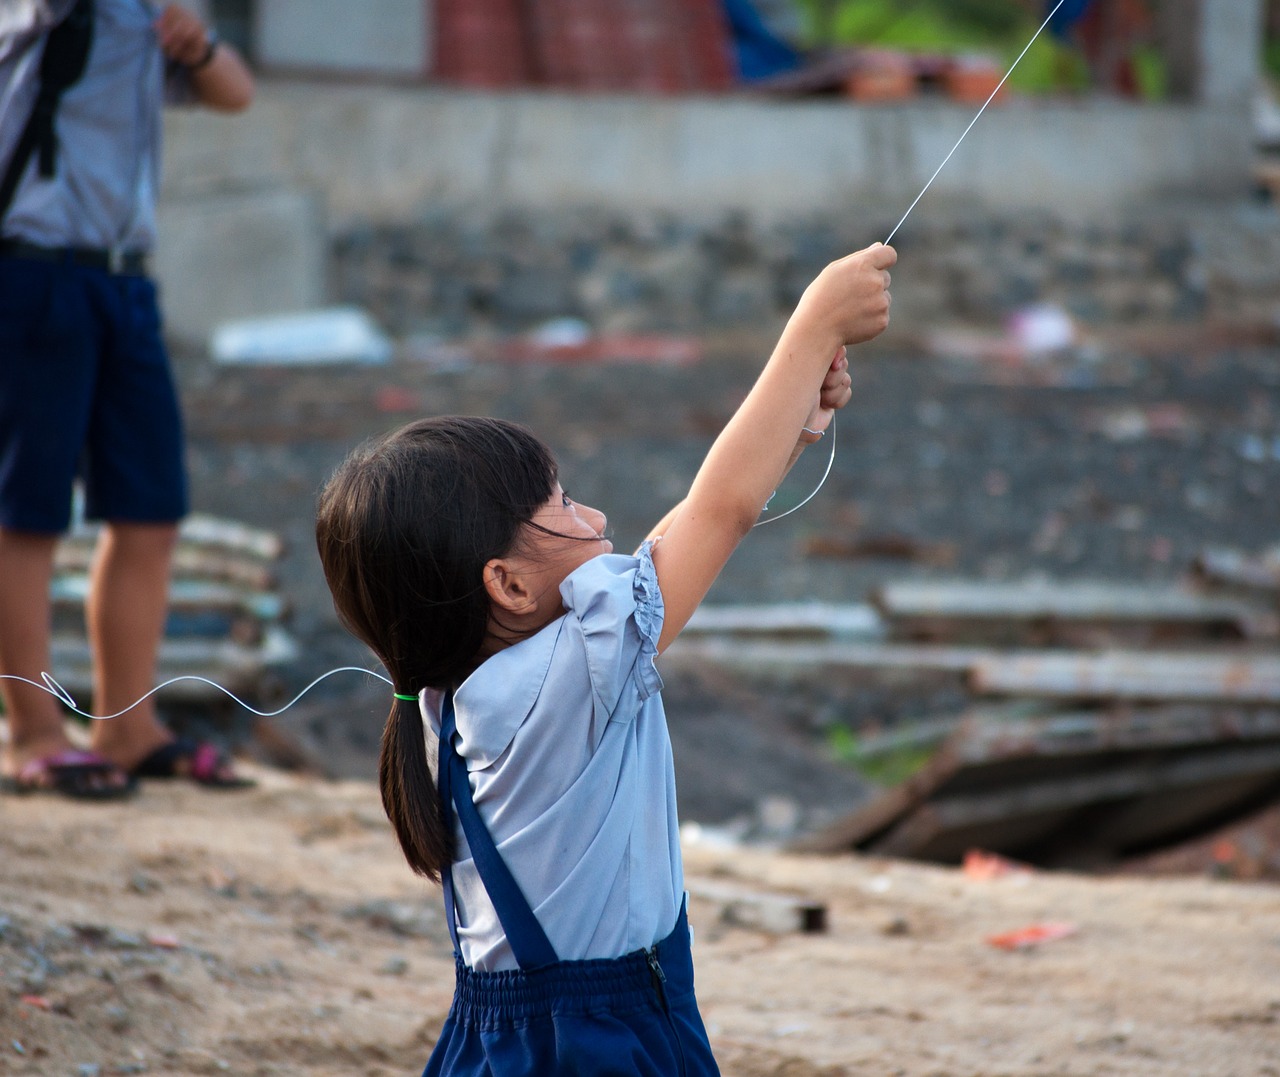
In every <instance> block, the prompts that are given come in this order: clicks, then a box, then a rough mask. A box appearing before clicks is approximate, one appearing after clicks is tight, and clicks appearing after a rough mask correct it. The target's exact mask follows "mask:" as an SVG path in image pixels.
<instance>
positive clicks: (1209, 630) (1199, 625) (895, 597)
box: [871, 580, 1280, 643]
mask: <svg viewBox="0 0 1280 1077" xmlns="http://www.w3.org/2000/svg"><path fill="white" fill-rule="evenodd" d="M871 602H872V605H873V606H875V608H876V609H878V610H879V611H880V613H881V614H882V615H883V616H884V618H885V622H886V625H887V627H888V629H889V632H890V635H891V636H892V637H893V638H895V639H949V638H954V637H955V636H957V635H967V636H970V637H972V636H975V635H976V636H978V637H979V638H980V639H981V640H982V641H983V642H989V641H990V640H991V639H992V638H994V639H995V640H996V641H998V642H1003V643H1016V642H1019V638H1018V637H1019V636H1026V635H1028V634H1033V633H1034V634H1038V635H1040V636H1042V637H1044V642H1058V641H1062V642H1070V641H1071V640H1072V638H1073V637H1074V638H1080V637H1081V636H1082V634H1083V632H1084V630H1085V629H1086V628H1091V629H1094V630H1100V629H1110V630H1112V631H1113V632H1120V633H1123V634H1125V636H1126V637H1134V636H1143V637H1151V638H1153V639H1156V640H1159V639H1162V638H1164V639H1167V638H1169V637H1171V636H1175V635H1177V636H1187V635H1201V636H1216V637H1224V636H1230V637H1234V638H1240V637H1248V638H1252V637H1259V636H1262V637H1269V638H1274V637H1276V636H1278V635H1280V617H1277V616H1276V614H1275V611H1274V610H1273V609H1270V608H1268V607H1266V606H1262V605H1259V604H1257V603H1255V602H1250V601H1246V600H1245V599H1243V598H1233V597H1228V596H1223V595H1205V594H1202V593H1199V592H1196V591H1193V590H1190V589H1188V588H1185V587H1170V586H1167V585H1155V586H1152V585H1132V584H1123V583H1115V582H1110V581H1098V580H1093V581H1090V580H1081V581H1072V582H1070V583H1061V582H1052V581H1040V580H1033V581H1025V582H1014V583H993V582H986V581H968V580H938V581H928V580H925V581H901V582H896V583H891V584H886V585H885V586H882V587H879V588H876V589H875V590H874V591H873V592H872V594H871Z"/></svg>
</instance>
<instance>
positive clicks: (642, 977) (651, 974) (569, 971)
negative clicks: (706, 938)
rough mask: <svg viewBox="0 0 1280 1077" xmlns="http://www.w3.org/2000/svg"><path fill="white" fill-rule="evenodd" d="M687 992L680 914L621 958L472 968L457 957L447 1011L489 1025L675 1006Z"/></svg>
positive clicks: (688, 958) (689, 981)
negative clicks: (665, 930)
mask: <svg viewBox="0 0 1280 1077" xmlns="http://www.w3.org/2000/svg"><path fill="white" fill-rule="evenodd" d="M651 956H652V958H653V959H655V960H656V963H657V968H655V967H654V964H653V961H651ZM659 969H660V970H661V974H660V975H659V972H658V970H659ZM659 988H660V989H661V990H659ZM692 994H693V956H692V954H691V953H690V951H689V928H688V922H687V921H686V920H685V918H684V916H681V917H680V919H679V921H678V922H677V924H676V929H675V931H673V932H672V933H671V934H670V935H668V936H667V937H666V938H665V939H663V940H662V941H661V942H660V943H658V944H657V945H656V946H655V947H653V948H652V950H636V951H634V952H632V953H629V954H626V955H624V956H623V957H616V958H604V959H597V960H588V961H561V962H559V963H557V964H555V965H548V966H547V967H546V968H541V969H533V970H531V971H524V970H521V969H510V970H503V971H500V972H477V971H476V970H475V969H473V968H470V967H468V966H467V965H464V964H463V963H462V961H461V960H460V959H459V960H458V962H457V985H456V988H455V991H454V998H453V1014H452V1015H453V1017H454V1019H455V1020H458V1021H460V1022H461V1023H463V1024H469V1025H480V1026H483V1027H489V1028H494V1027H499V1026H502V1025H505V1024H512V1023H519V1022H522V1021H528V1020H529V1019H531V1018H536V1017H545V1016H549V1015H551V1014H560V1015H563V1014H588V1013H594V1014H598V1013H601V1012H609V1013H615V1014H621V1013H627V1012H631V1011H635V1010H640V1009H645V1008H652V1007H654V1006H655V1005H657V1004H658V1001H659V999H660V998H665V999H666V1000H667V1001H668V1002H669V1003H670V1004H672V1005H675V1004H677V1003H680V1002H682V1001H684V1000H685V999H687V998H689V997H691V996H692Z"/></svg>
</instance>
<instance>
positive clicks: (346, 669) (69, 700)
mask: <svg viewBox="0 0 1280 1077" xmlns="http://www.w3.org/2000/svg"><path fill="white" fill-rule="evenodd" d="M1064 3H1066V0H1058V3H1057V4H1055V5H1054V8H1053V10H1052V11H1050V12H1049V15H1048V17H1047V18H1046V19H1045V20H1044V22H1043V23H1041V24H1040V29H1038V30H1037V31H1036V32H1035V34H1034V35H1032V38H1031V40H1030V41H1028V42H1027V45H1026V48H1024V49H1023V50H1022V51H1021V52H1020V53H1019V54H1018V58H1017V59H1016V60H1014V61H1013V64H1012V65H1011V66H1010V68H1009V70H1008V71H1006V72H1005V74H1004V78H1002V79H1001V80H1000V82H999V83H998V84H997V85H996V88H995V89H994V90H992V91H991V96H990V97H988V98H987V99H986V101H985V102H983V105H982V107H981V108H980V109H978V113H977V115H976V116H974V117H973V119H972V120H970V121H969V126H968V127H966V128H965V129H964V133H963V134H962V135H961V136H960V138H959V139H958V140H957V142H956V144H955V145H954V146H952V147H951V152H950V153H948V154H947V156H946V157H945V158H943V161H942V164H940V165H939V166H938V168H937V171H936V172H934V174H933V175H932V176H930V177H929V182H928V183H926V184H925V185H924V188H923V189H922V190H921V191H920V193H919V194H918V195H916V200H915V201H914V202H912V203H911V205H910V206H908V207H907V212H906V213H904V214H903V215H902V220H900V221H899V222H898V223H897V224H896V225H894V228H893V231H892V232H890V233H889V236H888V238H887V239H886V240H885V241H884V242H885V245H886V246H888V244H889V243H890V242H891V241H892V240H893V237H894V236H896V235H897V234H898V230H899V229H900V228H901V227H902V226H903V225H904V224H905V223H906V221H907V218H908V217H910V216H911V213H912V211H913V210H914V209H915V208H916V206H917V205H919V204H920V199H922V198H923V197H924V196H925V194H926V193H927V192H928V190H929V188H930V187H932V186H933V181H934V180H936V179H937V178H938V176H939V175H941V173H942V170H943V169H944V168H946V167H947V163H948V162H949V161H950V160H951V158H952V157H954V156H955V154H956V151H957V150H958V149H959V148H960V145H961V143H963V142H964V140H965V139H966V138H967V137H968V135H969V132H970V131H972V130H973V128H974V125H975V124H976V123H977V122H978V120H980V119H981V118H982V114H983V113H984V112H986V111H987V106H988V105H990V104H991V102H992V101H994V100H995V99H996V94H998V93H999V92H1000V91H1001V90H1002V89H1003V88H1004V84H1005V83H1006V82H1008V81H1009V76H1010V75H1012V74H1013V71H1014V68H1016V67H1017V66H1018V64H1020V63H1021V62H1022V58H1023V57H1024V56H1026V55H1027V53H1028V52H1030V51H1031V46H1032V45H1034V44H1035V43H1036V41H1037V39H1038V38H1039V37H1040V35H1041V34H1042V33H1044V31H1045V28H1046V27H1047V26H1048V25H1049V23H1050V22H1052V21H1053V17H1054V16H1055V15H1056V14H1057V13H1058V9H1059V8H1060V7H1062V5H1063V4H1064ZM829 430H830V433H831V455H830V456H829V457H828V458H827V467H826V470H825V471H823V473H822V478H820V479H819V480H818V485H817V486H815V487H814V488H813V491H812V492H811V493H810V494H809V496H808V497H806V498H805V499H804V500H803V501H801V502H800V503H799V504H798V505H794V506H792V507H791V508H789V509H787V511H786V512H781V513H779V514H778V515H777V516H770V517H769V518H768V519H767V520H759V521H757V523H756V525H755V526H756V527H760V526H762V525H764V524H770V523H776V522H777V521H778V520H781V519H783V518H784V517H787V516H790V515H791V514H792V513H793V512H798V511H799V510H800V509H802V508H804V507H805V505H807V504H809V502H810V501H812V500H813V499H814V498H815V497H817V496H818V493H819V492H820V491H821V490H822V488H823V486H825V485H826V482H827V478H828V477H829V476H830V474H831V469H832V468H833V467H834V466H835V462H836V427H835V422H834V420H833V421H832V423H831V426H830V428H829ZM336 673H364V674H367V675H368V676H370V677H376V678H378V680H380V681H385V682H386V683H387V684H388V685H390V684H391V683H392V682H391V681H390V679H388V678H387V677H384V676H383V675H382V674H381V673H375V672H374V671H373V670H371V669H364V668H362V667H360V666H339V667H337V668H336V669H331V670H329V671H328V672H327V673H322V674H321V675H320V676H319V677H317V678H316V679H315V680H314V681H312V682H311V683H310V684H309V685H307V686H306V687H305V688H304V689H302V691H301V692H299V693H298V694H297V695H296V696H294V697H293V699H291V700H290V701H289V702H288V703H286V704H285V705H284V706H283V707H280V708H279V709H278V710H274V711H260V710H257V709H255V708H254V707H251V706H250V705H249V704H248V703H246V702H245V701H244V700H243V699H241V698H240V697H239V696H237V695H236V694H235V693H234V692H232V691H231V690H230V689H227V688H224V687H223V686H222V685H220V684H218V683H217V681H211V680H209V679H208V678H207V677H200V676H197V675H195V674H188V675H186V676H182V677H173V678H171V679H170V680H167V681H165V682H164V683H163V684H159V685H157V686H156V687H155V688H153V689H151V691H150V692H148V693H147V694H146V695H144V696H142V697H141V698H140V699H139V700H137V702H135V703H131V704H130V705H129V706H127V707H125V708H124V710H122V711H117V712H116V713H115V714H89V713H87V712H86V711H83V710H81V709H80V708H79V706H77V704H76V701H75V699H74V698H73V697H72V695H71V693H70V692H68V691H67V690H66V689H65V688H63V687H62V685H60V684H59V683H58V682H57V681H56V680H54V679H53V677H52V676H50V675H49V674H48V673H41V674H40V680H41V682H43V683H39V682H36V681H32V680H28V679H27V678H26V677H17V676H13V675H12V674H0V680H9V681H21V682H22V683H24V684H29V685H31V686H32V687H34V688H39V689H41V690H42V691H45V692H48V693H49V694H50V695H52V696H56V697H57V698H58V699H59V700H61V701H62V702H63V703H65V704H66V705H67V707H69V708H70V709H71V710H72V711H73V712H74V713H76V714H78V715H80V716H81V717H84V718H89V719H92V720H93V721H109V720H110V719H112V718H119V717H120V715H122V714H125V713H127V712H128V711H131V710H133V708H134V707H136V706H138V705H139V704H140V703H143V702H144V701H145V700H147V699H149V698H150V697H151V696H153V695H155V694H156V693H157V692H159V691H162V690H163V689H165V688H168V687H169V686H170V685H171V684H177V683H178V682H179V681H199V682H200V683H202V684H207V685H210V686H211V687H213V688H216V689H218V691H220V692H222V693H224V694H225V695H226V696H228V697H229V698H230V699H232V700H234V701H235V702H236V703H239V704H240V706H242V707H243V708H244V709H245V710H247V711H249V712H250V713H252V714H256V715H258V717H260V718H274V717H276V715H279V714H283V713H284V712H285V711H287V710H288V709H289V708H290V707H292V706H293V705H294V704H295V703H297V702H298V700H300V699H301V698H302V697H303V696H305V695H306V694H307V693H308V692H310V691H311V689H313V688H314V687H315V686H316V685H317V684H319V683H320V682H321V681H323V680H325V678H327V677H332V676H333V675H334V674H336ZM393 687H394V686H393Z"/></svg>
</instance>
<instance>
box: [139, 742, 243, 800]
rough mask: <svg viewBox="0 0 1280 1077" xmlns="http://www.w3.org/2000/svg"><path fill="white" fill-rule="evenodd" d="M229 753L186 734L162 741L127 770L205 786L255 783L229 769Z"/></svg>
mask: <svg viewBox="0 0 1280 1077" xmlns="http://www.w3.org/2000/svg"><path fill="white" fill-rule="evenodd" d="M231 766H232V764H231V756H229V755H228V754H227V753H226V752H224V751H223V750H222V749H221V748H218V747H217V746H216V745H213V744H210V743H209V742H208V741H194V740H189V739H187V738H186V737H179V738H178V739H177V740H171V741H170V742H169V743H168V744H162V745H160V747H159V748H157V749H156V750H155V751H154V752H152V753H151V754H150V755H148V756H147V757H146V758H144V759H143V760H142V762H141V763H139V764H138V765H137V766H136V767H134V768H133V770H131V771H130V772H129V773H130V774H131V775H132V776H133V777H134V778H188V779H190V780H191V781H193V782H195V783H196V785H203V786H205V787H206V788H209V789H246V788H248V787H250V786H252V785H256V784H257V783H256V782H254V781H252V780H251V779H249V778H241V777H239V776H238V775H236V774H235V773H233V771H232V769H231Z"/></svg>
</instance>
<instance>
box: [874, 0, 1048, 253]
mask: <svg viewBox="0 0 1280 1077" xmlns="http://www.w3.org/2000/svg"><path fill="white" fill-rule="evenodd" d="M1065 3H1066V0H1058V2H1057V4H1056V5H1054V8H1053V10H1052V11H1051V12H1049V15H1048V18H1046V19H1045V20H1044V22H1042V23H1041V24H1040V29H1039V30H1037V31H1036V32H1035V34H1033V35H1032V38H1031V40H1030V41H1028V42H1027V47H1026V48H1025V49H1023V50H1022V51H1021V52H1020V53H1018V58H1017V59H1016V60H1014V61H1013V65H1012V66H1011V67H1010V68H1009V70H1008V71H1006V72H1005V73H1004V78H1002V79H1001V80H1000V82H999V83H998V84H997V85H996V88H995V89H994V90H992V91H991V96H990V97H988V98H987V99H986V101H985V102H983V105H982V107H981V108H980V109H978V114H977V115H976V116H974V118H973V119H972V120H970V121H969V126H968V127H966V128H965V129H964V134H962V135H961V136H960V138H959V141H957V142H956V144H955V145H954V146H952V147H951V152H950V153H948V154H947V156H946V157H945V158H943V161H942V164H940V165H938V171H937V172H935V173H934V174H933V175H932V176H930V177H929V182H928V183H926V184H925V185H924V190H922V191H921V192H920V193H919V194H918V195H916V200H915V201H914V202H912V203H911V205H909V206H908V207H907V212H906V213H904V214H903V215H902V220H900V221H899V222H898V223H897V224H896V225H894V227H893V231H892V232H890V233H889V238H888V239H886V240H885V241H884V242H885V246H888V245H889V243H890V242H892V240H893V237H894V236H896V235H897V234H898V229H899V228H901V227H902V226H903V224H905V223H906V220H907V218H908V217H910V216H911V211H912V210H913V209H915V208H916V206H917V205H918V204H919V202H920V199H922V198H923V197H924V196H925V192H926V191H928V190H929V188H930V187H932V186H933V181H934V180H936V179H937V178H938V176H939V175H940V174H941V172H942V170H943V169H944V168H946V167H947V162H948V161H950V160H951V158H952V157H954V156H955V152H956V150H958V149H959V148H960V143H961V142H963V141H964V140H965V139H966V138H967V137H968V135H969V132H970V131H972V130H973V125H974V124H976V123H977V122H978V121H979V120H980V119H982V114H983V113H984V112H986V111H987V105H989V104H991V102H992V101H994V100H995V99H996V94H998V93H999V92H1000V91H1001V90H1002V89H1004V84H1005V83H1006V82H1008V81H1009V76H1010V75H1012V74H1013V69H1014V68H1015V67H1017V66H1018V64H1020V63H1022V58H1023V57H1024V56H1026V54H1027V53H1028V52H1030V51H1031V46H1032V45H1034V44H1035V43H1036V39H1037V38H1039V36H1040V35H1041V34H1043V33H1044V30H1045V27H1046V26H1048V25H1049V23H1051V22H1052V21H1053V17H1054V16H1055V15H1056V14H1058V8H1060V7H1062V5H1063V4H1065Z"/></svg>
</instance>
